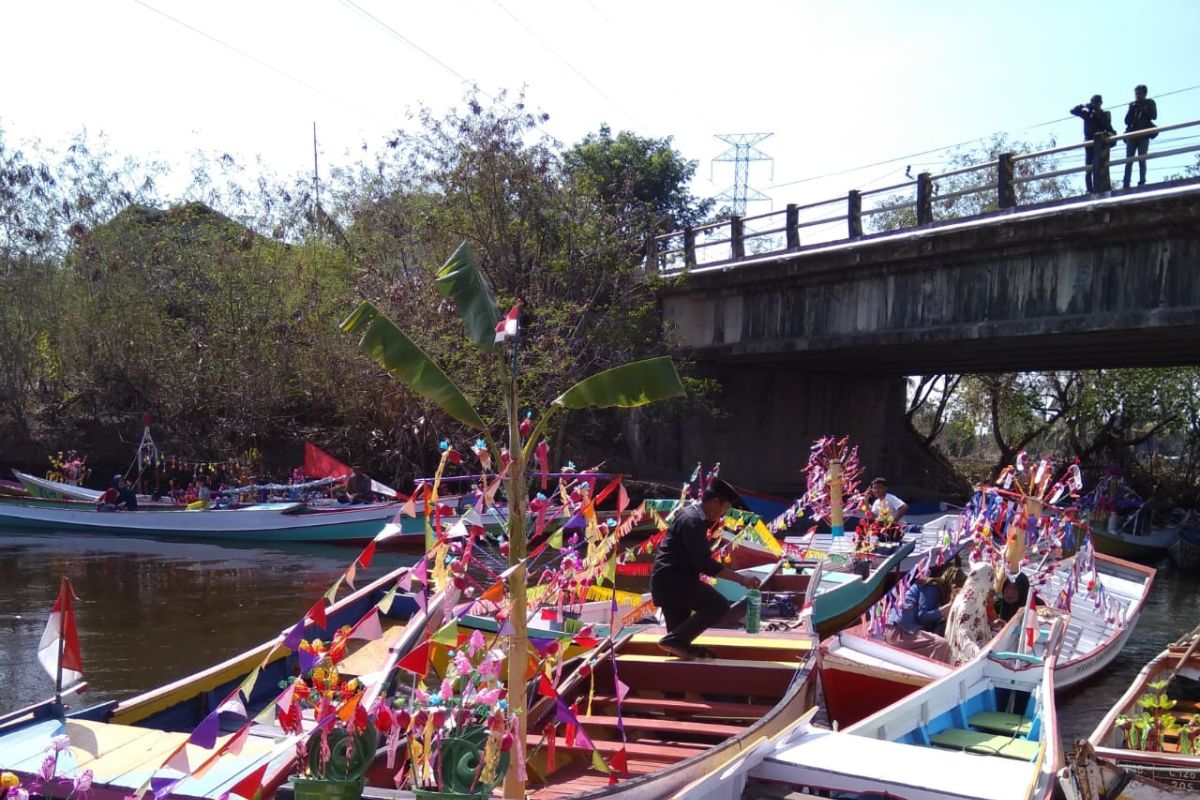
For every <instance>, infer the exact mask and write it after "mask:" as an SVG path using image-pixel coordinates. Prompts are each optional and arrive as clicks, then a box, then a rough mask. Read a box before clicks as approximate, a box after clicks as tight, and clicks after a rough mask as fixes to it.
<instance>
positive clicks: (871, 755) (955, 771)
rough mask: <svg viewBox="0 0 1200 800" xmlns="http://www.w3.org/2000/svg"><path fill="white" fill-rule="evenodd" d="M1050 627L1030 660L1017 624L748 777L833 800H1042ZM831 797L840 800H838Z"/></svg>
mask: <svg viewBox="0 0 1200 800" xmlns="http://www.w3.org/2000/svg"><path fill="white" fill-rule="evenodd" d="M1060 630H1061V629H1060V628H1059V626H1058V624H1057V623H1053V624H1052V625H1051V627H1050V628H1049V630H1048V635H1047V636H1046V637H1045V639H1044V640H1042V637H1040V636H1039V637H1038V639H1039V642H1038V643H1037V644H1036V645H1035V648H1034V650H1033V651H1032V652H1023V650H1022V644H1023V640H1024V635H1023V631H1022V630H1021V628H1020V626H1019V621H1018V620H1014V621H1012V622H1010V623H1009V625H1008V626H1007V627H1006V628H1005V629H1004V631H1003V634H1002V635H1001V636H998V637H996V639H994V640H993V642H992V644H991V645H990V646H989V647H987V648H986V649H984V650H983V652H981V653H980V654H979V656H977V657H976V658H975V659H974V660H973V661H971V662H969V663H968V664H965V665H963V666H962V667H961V668H959V669H957V670H955V671H954V672H952V673H950V674H948V675H946V676H944V677H942V678H940V679H938V680H937V681H935V682H934V683H932V684H930V685H928V686H925V687H924V688H922V689H920V690H918V691H917V692H915V693H914V694H912V695H909V696H908V697H906V698H904V699H903V700H900V701H899V702H897V703H894V704H892V705H891V706H888V707H887V708H885V709H883V710H882V711H879V712H878V713H876V714H873V715H872V716H870V717H868V718H866V719H864V720H862V721H860V722H857V723H855V724H854V725H851V726H849V727H848V728H845V729H843V730H842V731H841V732H834V731H828V730H823V729H818V728H815V727H809V729H808V730H806V731H804V732H803V733H801V734H800V735H799V736H798V737H795V738H794V740H793V741H790V742H787V743H785V744H783V745H782V746H779V747H777V748H776V749H775V750H774V751H773V752H770V753H768V754H767V755H766V757H765V758H764V759H763V760H762V762H761V763H760V764H758V765H757V766H755V767H753V768H752V769H750V771H749V781H750V782H751V783H752V784H755V787H754V788H752V789H751V790H749V792H748V793H749V794H750V795H751V796H760V795H762V794H765V793H766V792H765V791H761V792H758V791H756V789H765V788H766V787H763V786H762V785H761V784H782V785H784V786H787V787H793V788H796V789H799V790H800V791H809V792H815V793H824V794H823V796H827V797H828V796H831V795H832V796H836V797H893V798H905V799H906V800H943V799H947V800H948V799H949V798H955V800H959V799H961V798H978V799H980V800H983V799H984V798H986V799H987V800H1032V799H1034V798H1036V799H1037V800H1044V799H1045V798H1049V797H1051V795H1052V793H1053V791H1054V788H1055V785H1056V773H1057V771H1058V768H1059V766H1060V765H1061V753H1060V750H1059V743H1058V725H1057V719H1056V716H1055V707H1054V660H1055V657H1054V652H1055V650H1056V648H1057V645H1058V643H1059V637H1060V635H1061V634H1060ZM835 793H837V794H835Z"/></svg>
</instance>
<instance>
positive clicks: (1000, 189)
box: [996, 153, 1017, 208]
mask: <svg viewBox="0 0 1200 800" xmlns="http://www.w3.org/2000/svg"><path fill="white" fill-rule="evenodd" d="M1014 177H1015V171H1014V166H1013V154H1012V153H1001V154H1000V157H999V158H998V159H996V206H997V207H998V208H1012V207H1013V206H1015V205H1016V204H1017V192H1016V187H1015V186H1014V185H1013V178H1014Z"/></svg>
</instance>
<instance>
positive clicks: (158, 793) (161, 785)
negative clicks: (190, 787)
mask: <svg viewBox="0 0 1200 800" xmlns="http://www.w3.org/2000/svg"><path fill="white" fill-rule="evenodd" d="M182 782H183V778H159V777H157V776H155V777H152V778H151V779H150V788H151V789H152V790H153V791H154V800H162V799H163V798H164V797H166V796H167V795H169V794H171V790H172V789H174V788H175V787H176V786H178V785H179V784H180V783H182Z"/></svg>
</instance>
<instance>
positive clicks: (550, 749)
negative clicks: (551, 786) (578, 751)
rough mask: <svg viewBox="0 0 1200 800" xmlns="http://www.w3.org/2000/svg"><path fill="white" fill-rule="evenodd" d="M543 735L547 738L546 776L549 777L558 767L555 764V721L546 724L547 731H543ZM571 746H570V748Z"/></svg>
mask: <svg viewBox="0 0 1200 800" xmlns="http://www.w3.org/2000/svg"><path fill="white" fill-rule="evenodd" d="M542 735H544V736H545V737H546V774H547V775H549V774H551V773H552V772H554V770H555V768H556V767H557V766H558V765H557V764H555V763H554V740H555V734H554V722H553V721H551V722H548V723H546V729H545V730H544V731H542ZM569 746H570V745H568V747H569Z"/></svg>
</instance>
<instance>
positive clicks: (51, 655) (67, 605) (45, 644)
mask: <svg viewBox="0 0 1200 800" xmlns="http://www.w3.org/2000/svg"><path fill="white" fill-rule="evenodd" d="M74 596H75V593H74V592H73V591H71V582H70V581H69V580H67V578H66V576H64V577H63V579H62V583H61V584H59V587H58V599H57V600H55V601H54V608H52V609H50V619H48V620H46V630H44V631H43V632H42V640H41V641H40V642H39V643H38V651H37V657H38V661H40V662H41V664H42V666H43V667H45V669H46V672H49V673H50V677H51V678H55V679H57V678H58V668H59V651H60V650H61V651H62V684H61V686H70V685H71V684H73V683H77V682H78V681H79V679H80V678H82V677H83V657H82V656H81V655H80V650H79V632H78V631H76V630H75V610H74V609H73V608H72V607H71V599H72V598H73V597H74ZM60 688H61V687H60Z"/></svg>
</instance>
